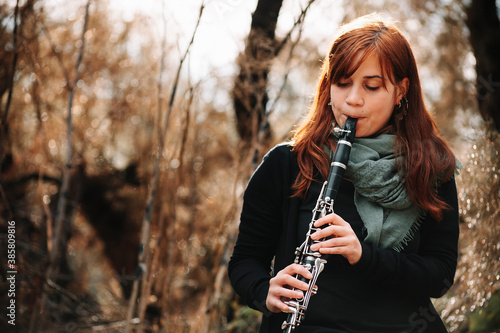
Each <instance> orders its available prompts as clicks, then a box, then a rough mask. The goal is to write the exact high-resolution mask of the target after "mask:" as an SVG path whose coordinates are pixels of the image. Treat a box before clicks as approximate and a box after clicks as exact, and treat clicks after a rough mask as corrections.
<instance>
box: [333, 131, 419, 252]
mask: <svg viewBox="0 0 500 333" xmlns="http://www.w3.org/2000/svg"><path fill="white" fill-rule="evenodd" d="M334 135H335V136H337V135H336V134H334ZM394 137H395V136H394V135H392V134H381V135H379V136H377V137H371V138H356V139H355V140H354V142H353V144H352V148H351V154H350V156H349V163H348V165H347V169H346V172H345V177H346V178H349V179H350V180H351V181H352V182H353V184H354V188H355V192H354V203H355V204H356V208H357V210H358V213H359V215H360V217H361V219H362V220H363V223H364V225H365V228H366V230H367V236H366V238H365V241H367V242H370V243H374V244H376V245H378V246H381V247H384V248H392V249H394V250H395V251H398V252H399V251H401V250H402V249H403V248H404V246H405V245H407V244H408V242H409V241H411V240H412V239H413V236H414V233H415V231H417V230H418V228H419V227H420V224H421V222H422V219H423V217H424V216H425V211H424V210H422V209H420V208H419V207H417V206H416V205H414V204H413V203H412V202H411V200H410V198H409V197H408V193H407V192H406V188H405V186H404V182H403V181H402V180H401V178H400V176H399V174H398V171H397V168H396V162H397V161H396V156H395V153H394ZM336 139H337V138H336Z"/></svg>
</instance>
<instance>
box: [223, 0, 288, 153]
mask: <svg viewBox="0 0 500 333" xmlns="http://www.w3.org/2000/svg"><path fill="white" fill-rule="evenodd" d="M282 4H283V0H260V1H259V2H258V4H257V9H256V10H255V12H254V13H253V15H252V25H251V28H250V33H249V34H248V38H247V41H246V46H245V50H244V52H243V53H242V54H240V56H239V58H238V60H237V62H238V66H239V67H240V72H239V74H238V75H237V76H236V78H235V80H234V88H233V91H232V94H233V102H234V112H235V114H236V121H237V129H238V133H239V135H240V137H241V139H242V140H243V141H244V142H246V143H250V142H252V140H253V139H254V138H256V136H257V134H258V132H260V131H262V132H263V134H264V136H265V138H267V139H269V138H270V137H271V129H270V128H269V126H268V124H267V121H266V104H267V102H268V100H269V97H268V95H267V76H268V74H269V71H270V68H271V61H272V60H273V59H274V57H275V56H276V46H277V41H276V38H275V30H276V23H277V21H278V15H279V11H280V8H281V5H282Z"/></svg>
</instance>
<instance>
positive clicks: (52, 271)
mask: <svg viewBox="0 0 500 333" xmlns="http://www.w3.org/2000/svg"><path fill="white" fill-rule="evenodd" d="M89 9H90V0H88V1H87V5H86V8H85V18H84V22H83V29H82V34H81V39H82V45H81V47H80V52H79V54H78V59H77V62H76V65H75V77H74V79H73V83H72V84H71V85H70V87H69V88H70V94H69V101H68V117H67V123H66V124H67V135H66V144H67V153H66V165H65V168H64V171H63V178H62V183H61V187H60V189H59V200H58V202H57V211H56V217H55V227H54V235H53V237H52V251H51V252H50V254H49V266H48V269H47V272H46V274H45V282H46V283H49V282H53V279H54V277H55V276H56V273H57V271H58V261H59V258H60V248H59V247H60V242H61V239H62V230H63V225H64V221H65V220H66V201H67V198H68V193H69V181H70V176H71V169H72V165H71V158H72V141H71V133H72V112H71V109H72V107H73V98H74V92H75V87H76V82H78V80H79V77H80V72H81V69H82V66H81V64H82V60H83V52H84V50H85V32H86V31H87V26H88V20H89ZM47 297H48V296H47V290H46V288H44V290H43V292H42V295H41V297H40V303H39V307H40V308H39V311H38V313H37V311H35V312H34V313H33V315H34V318H36V316H37V315H43V313H44V311H45V305H46V302H47ZM34 318H32V324H34V322H35V319H34ZM32 328H34V327H32ZM36 329H38V327H37V328H35V330H36Z"/></svg>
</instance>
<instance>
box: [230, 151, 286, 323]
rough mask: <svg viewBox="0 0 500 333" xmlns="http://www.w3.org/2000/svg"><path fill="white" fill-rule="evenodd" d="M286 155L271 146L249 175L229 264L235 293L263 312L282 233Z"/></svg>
mask: <svg viewBox="0 0 500 333" xmlns="http://www.w3.org/2000/svg"><path fill="white" fill-rule="evenodd" d="M287 161H288V156H287V154H286V150H285V149H277V148H274V149H273V150H271V151H270V152H269V153H268V154H266V156H264V158H263V161H262V163H261V164H260V165H259V167H258V168H257V169H256V170H255V172H254V174H253V175H252V177H251V178H250V181H249V183H248V186H247V188H246V190H245V193H244V196H243V207H242V212H241V217H240V226H239V233H238V238H237V240H236V243H235V247H234V250H233V254H232V256H231V259H230V261H229V264H228V274H229V279H230V281H231V284H232V286H233V288H234V290H235V291H236V293H237V294H238V295H239V296H240V297H241V298H242V299H243V300H244V301H245V303H246V304H247V305H248V306H250V307H252V308H254V309H257V310H259V311H262V312H264V313H266V312H268V310H267V308H266V305H265V302H266V297H267V292H268V289H269V280H270V278H271V263H272V260H273V257H274V255H275V252H276V246H277V243H278V239H279V237H280V233H281V228H282V226H281V221H282V209H281V205H282V200H283V192H284V191H283V188H284V173H285V169H286V162H287Z"/></svg>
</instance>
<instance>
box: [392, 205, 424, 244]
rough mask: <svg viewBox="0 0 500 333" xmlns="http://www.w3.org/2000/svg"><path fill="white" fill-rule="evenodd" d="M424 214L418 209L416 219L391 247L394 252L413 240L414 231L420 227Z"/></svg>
mask: <svg viewBox="0 0 500 333" xmlns="http://www.w3.org/2000/svg"><path fill="white" fill-rule="evenodd" d="M425 215H426V213H425V211H424V210H420V213H419V214H418V217H417V219H416V220H415V222H413V224H412V225H411V227H410V229H409V230H408V232H407V233H406V235H405V236H404V237H403V239H402V240H401V241H400V242H399V243H398V244H397V245H396V246H394V247H393V248H392V249H393V250H394V251H396V252H401V251H403V249H404V248H405V247H406V246H407V245H408V243H409V242H411V241H412V240H413V238H414V237H415V233H416V232H417V231H418V230H419V229H420V226H421V225H422V222H423V220H424V218H425Z"/></svg>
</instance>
